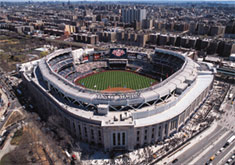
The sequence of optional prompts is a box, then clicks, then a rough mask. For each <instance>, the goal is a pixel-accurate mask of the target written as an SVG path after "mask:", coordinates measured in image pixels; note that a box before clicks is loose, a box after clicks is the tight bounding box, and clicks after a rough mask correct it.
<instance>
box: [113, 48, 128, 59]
mask: <svg viewBox="0 0 235 165" xmlns="http://www.w3.org/2000/svg"><path fill="white" fill-rule="evenodd" d="M110 58H127V54H126V48H111V49H110Z"/></svg>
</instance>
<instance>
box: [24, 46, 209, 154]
mask: <svg viewBox="0 0 235 165" xmlns="http://www.w3.org/2000/svg"><path fill="white" fill-rule="evenodd" d="M79 52H80V53H78V54H76V53H75V54H74V53H73V51H72V50H71V49H64V50H58V51H56V52H54V53H52V54H50V55H49V56H47V57H46V58H43V59H41V60H38V61H35V62H32V63H26V64H23V65H22V66H21V73H22V78H23V80H24V83H25V85H26V86H27V87H28V88H29V89H30V91H31V92H32V96H34V98H36V99H40V101H38V102H41V103H43V106H44V109H45V110H42V111H41V112H40V113H41V114H42V115H43V116H50V115H56V116H58V117H60V118H62V119H61V120H62V121H63V123H64V126H65V127H66V128H67V129H68V130H69V131H70V132H71V133H72V134H74V136H77V137H79V138H81V139H82V140H84V141H87V142H92V143H95V144H101V145H103V146H104V148H105V149H106V150H111V149H127V150H132V149H133V148H134V147H137V146H142V145H144V144H150V143H152V142H156V141H159V140H162V139H164V138H167V137H168V136H169V135H170V134H172V133H174V132H176V131H177V130H178V129H179V128H180V127H181V126H182V125H183V124H184V123H185V122H186V121H187V120H188V118H189V117H190V115H192V114H193V113H194V110H195V109H196V108H197V107H198V106H199V105H200V103H201V102H202V101H203V100H204V98H205V97H206V96H207V95H208V93H209V91H210V89H211V84H212V82H213V74H212V72H211V71H210V70H209V69H208V70H207V71H199V70H198V69H197V68H200V65H198V64H197V63H195V62H194V61H193V60H191V59H190V58H188V57H186V56H183V55H182V54H181V53H178V52H173V51H168V50H162V49H156V50H155V53H154V54H152V55H146V54H144V53H138V52H128V51H127V54H126V56H125V59H127V61H128V63H127V64H126V67H130V68H134V69H136V71H142V72H143V73H146V72H148V73H151V74H153V75H156V77H157V78H159V80H162V81H160V83H159V84H156V85H153V86H151V87H149V88H145V89H140V90H135V91H133V92H125V93H123V92H111V93H110V92H100V91H96V90H91V89H86V88H84V87H81V86H77V85H75V84H74V80H75V79H76V78H77V77H79V76H82V75H84V74H87V73H89V72H92V70H93V69H94V68H96V67H97V68H106V69H108V67H109V62H108V60H109V57H110V56H109V54H108V53H107V52H95V51H91V50H89V51H83V53H81V52H82V51H79ZM84 52H86V53H84ZM116 52H117V51H116ZM119 53H121V52H118V54H119ZM88 54H89V56H88ZM119 55H120V54H119ZM120 59H122V58H120ZM124 62H125V61H124ZM81 65H84V67H81V68H79V66H81ZM133 65H134V66H135V67H133ZM85 66H86V67H87V68H86V67H85ZM115 67H116V66H115ZM71 74H73V76H71V77H70V75H71ZM40 106H42V105H40ZM146 130H147V131H146ZM140 132H142V133H140ZM133 135H134V136H133ZM132 138H134V139H132ZM121 139H124V140H121Z"/></svg>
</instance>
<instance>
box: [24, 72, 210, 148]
mask: <svg viewBox="0 0 235 165" xmlns="http://www.w3.org/2000/svg"><path fill="white" fill-rule="evenodd" d="M21 77H22V79H23V83H24V84H25V86H26V87H27V88H28V90H29V92H30V93H31V95H32V97H33V98H34V100H35V101H36V103H37V107H38V109H39V112H40V114H41V115H42V116H44V117H48V116H56V117H57V118H58V121H59V122H61V123H62V124H63V126H64V127H65V128H66V129H67V130H68V132H70V133H71V134H72V135H73V136H75V137H77V138H79V139H80V140H82V141H85V142H88V143H91V144H97V145H101V146H103V147H104V150H106V151H110V150H113V149H125V150H129V151H131V150H133V149H134V148H136V147H141V146H144V145H148V144H154V143H156V142H159V141H161V140H163V139H165V138H168V137H169V136H170V135H171V134H173V133H174V132H177V131H178V130H179V128H180V127H181V126H182V125H184V124H185V122H186V121H187V120H188V119H189V118H190V116H191V115H192V114H193V113H194V112H195V110H196V109H197V107H198V106H200V104H201V103H202V102H203V100H204V99H205V98H206V97H207V95H208V94H209V91H210V89H211V88H212V83H213V78H212V79H211V82H210V83H209V85H208V86H207V87H206V88H205V89H204V90H203V91H202V92H201V93H200V95H199V96H197V97H196V98H195V99H194V101H193V102H192V103H191V104H190V106H188V107H187V108H186V109H184V110H183V111H182V113H181V114H178V115H176V116H174V117H173V118H170V119H168V120H166V121H162V122H160V123H158V122H156V123H155V124H153V125H147V126H146V125H145V126H135V125H122V124H120V125H114V126H108V125H104V126H103V125H102V123H101V122H97V121H96V120H92V118H90V119H87V118H82V117H81V116H75V115H74V114H71V113H69V112H68V111H67V110H66V109H64V108H63V107H62V106H60V104H59V102H58V101H57V100H56V98H54V96H53V95H51V94H49V93H48V92H47V91H46V90H45V89H43V88H42V87H40V86H39V85H38V84H36V83H35V82H34V81H31V80H30V79H29V78H28V76H27V75H26V74H25V73H24V72H21ZM185 97H186V96H185ZM114 138H115V140H114ZM123 139H124V140H123ZM114 141H115V143H120V144H121V145H118V147H117V145H114Z"/></svg>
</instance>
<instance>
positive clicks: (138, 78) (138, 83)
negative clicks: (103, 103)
mask: <svg viewBox="0 0 235 165" xmlns="http://www.w3.org/2000/svg"><path fill="white" fill-rule="evenodd" d="M156 82H157V81H156V80H154V79H152V78H149V77H146V76H142V75H140V74H137V73H134V72H130V71H121V70H111V71H104V72H99V73H95V74H92V75H89V76H86V77H85V78H80V79H78V80H76V81H75V83H76V84H79V85H82V86H84V87H86V88H90V89H94V90H105V89H108V88H115V87H121V88H129V89H133V90H136V89H142V88H146V87H149V86H151V85H153V84H156ZM113 91H114V90H113Z"/></svg>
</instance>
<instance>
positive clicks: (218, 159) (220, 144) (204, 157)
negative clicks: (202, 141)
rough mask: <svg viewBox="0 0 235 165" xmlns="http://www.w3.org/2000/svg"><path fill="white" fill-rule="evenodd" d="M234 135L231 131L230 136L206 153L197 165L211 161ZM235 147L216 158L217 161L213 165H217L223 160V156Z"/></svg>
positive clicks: (229, 148)
mask: <svg viewBox="0 0 235 165" xmlns="http://www.w3.org/2000/svg"><path fill="white" fill-rule="evenodd" d="M232 135H233V132H231V131H229V134H227V135H226V136H225V137H224V138H222V139H221V140H220V141H219V142H217V143H216V144H214V145H213V147H212V148H211V149H210V150H209V151H208V152H206V153H205V154H204V155H203V156H202V157H200V158H199V160H198V161H197V163H196V164H202V165H203V164H205V163H206V162H207V161H208V160H209V159H210V157H211V156H213V155H215V153H216V152H217V151H219V150H220V148H221V147H223V146H224V144H225V143H226V141H227V140H228V138H229V137H231V136H232ZM233 145H234V143H233V144H232V145H229V146H228V147H227V148H225V149H224V150H223V151H222V152H221V153H220V154H219V155H218V156H215V160H214V161H213V162H212V163H213V164H217V163H218V162H219V161H220V160H221V159H222V158H223V156H225V155H226V154H227V153H228V152H229V151H230V150H231V148H232V147H233Z"/></svg>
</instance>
